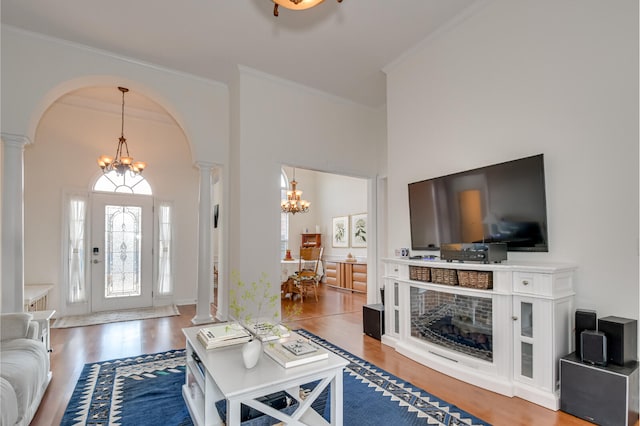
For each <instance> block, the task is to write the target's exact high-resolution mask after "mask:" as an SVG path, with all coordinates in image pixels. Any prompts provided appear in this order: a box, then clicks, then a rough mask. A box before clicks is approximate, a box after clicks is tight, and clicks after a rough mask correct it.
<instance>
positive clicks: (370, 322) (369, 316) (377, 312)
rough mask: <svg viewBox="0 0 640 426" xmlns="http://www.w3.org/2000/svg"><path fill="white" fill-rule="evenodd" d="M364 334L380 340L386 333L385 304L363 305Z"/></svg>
mask: <svg viewBox="0 0 640 426" xmlns="http://www.w3.org/2000/svg"><path fill="white" fill-rule="evenodd" d="M362 327H363V329H364V334H366V335H367V336H371V337H373V338H374V339H378V340H380V339H381V338H382V335H383V334H384V305H382V304H381V303H376V304H373V305H364V306H363V307H362Z"/></svg>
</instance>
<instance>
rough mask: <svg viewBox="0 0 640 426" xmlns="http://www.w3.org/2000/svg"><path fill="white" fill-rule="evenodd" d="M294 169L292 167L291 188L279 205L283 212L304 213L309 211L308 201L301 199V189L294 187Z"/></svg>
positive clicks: (296, 183) (295, 183)
mask: <svg viewBox="0 0 640 426" xmlns="http://www.w3.org/2000/svg"><path fill="white" fill-rule="evenodd" d="M296 185H298V182H296V169H293V180H292V181H291V190H290V191H287V199H286V200H282V202H281V203H280V207H282V212H283V213H291V214H296V213H306V212H308V211H309V206H310V205H311V203H310V202H308V201H306V200H302V199H301V198H302V191H299V190H297V189H296Z"/></svg>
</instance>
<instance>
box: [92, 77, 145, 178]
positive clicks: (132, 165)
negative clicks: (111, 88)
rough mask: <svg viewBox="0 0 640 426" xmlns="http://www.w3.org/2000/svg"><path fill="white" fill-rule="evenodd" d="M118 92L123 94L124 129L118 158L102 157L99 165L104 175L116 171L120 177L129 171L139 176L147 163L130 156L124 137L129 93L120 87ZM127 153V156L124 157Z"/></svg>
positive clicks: (117, 153) (99, 159)
mask: <svg viewBox="0 0 640 426" xmlns="http://www.w3.org/2000/svg"><path fill="white" fill-rule="evenodd" d="M118 90H120V91H121V92H122V128H121V131H120V139H118V149H116V156H115V157H111V156H110V155H102V156H100V158H98V165H99V166H100V168H101V169H102V172H103V173H108V172H110V171H112V170H115V171H116V172H117V173H118V174H119V175H122V174H124V172H126V171H127V170H128V171H130V172H131V174H134V175H137V174H139V173H142V171H143V170H144V168H145V167H147V163H145V162H144V161H133V157H131V156H130V155H129V146H128V145H127V139H125V137H124V94H125V93H127V92H128V91H129V89H127V88H126V87H118ZM125 153H126V155H124V154H125Z"/></svg>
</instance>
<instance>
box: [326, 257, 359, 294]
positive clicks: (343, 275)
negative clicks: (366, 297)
mask: <svg viewBox="0 0 640 426" xmlns="http://www.w3.org/2000/svg"><path fill="white" fill-rule="evenodd" d="M324 274H325V283H326V284H327V285H330V286H332V287H337V288H341V289H345V290H350V291H357V292H362V293H366V292H367V264H366V263H360V262H341V261H331V260H325V262H324Z"/></svg>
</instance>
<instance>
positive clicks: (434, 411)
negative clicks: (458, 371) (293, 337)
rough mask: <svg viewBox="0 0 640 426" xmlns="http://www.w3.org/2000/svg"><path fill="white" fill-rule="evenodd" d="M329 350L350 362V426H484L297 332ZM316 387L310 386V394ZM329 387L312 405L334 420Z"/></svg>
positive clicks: (346, 420)
mask: <svg viewBox="0 0 640 426" xmlns="http://www.w3.org/2000/svg"><path fill="white" fill-rule="evenodd" d="M296 333H298V334H301V335H303V336H305V337H308V338H309V339H311V340H313V341H314V342H316V343H318V344H319V345H321V346H323V347H324V348H326V349H329V350H331V351H333V352H335V353H337V354H338V355H340V356H342V357H344V358H346V359H347V360H348V361H349V365H347V366H346V367H345V372H344V380H343V393H344V399H343V407H344V410H343V416H344V424H345V426H346V425H354V426H355V425H358V426H361V425H446V426H457V425H474V426H475V425H482V426H488V425H489V423H486V422H484V421H482V420H480V419H479V418H477V417H475V416H472V415H471V414H469V413H467V412H465V411H463V410H461V409H459V408H458V407H456V406H455V405H452V404H449V403H447V402H445V401H443V400H441V399H439V398H436V397H435V396H433V395H431V394H429V393H427V392H426V391H424V390H422V389H420V388H417V387H415V386H413V385H412V384H410V383H408V382H405V381H404V380H402V379H400V378H398V377H396V376H394V375H392V374H390V373H388V372H386V371H385V370H382V369H381V368H378V367H376V366H375V365H373V364H371V363H369V362H367V361H365V360H363V359H362V358H358V357H357V356H355V355H352V354H351V353H349V352H347V351H345V350H343V349H341V348H339V347H337V346H335V345H333V344H332V343H330V342H327V341H326V340H324V339H322V338H320V337H318V336H316V335H315V334H312V333H309V332H308V331H306V330H296ZM313 386H314V384H310V385H308V389H309V392H310V390H311V389H313ZM328 389H329V388H328V387H327V389H326V390H325V391H324V392H323V393H322V394H321V395H320V396H319V397H318V399H317V400H316V401H315V402H314V404H312V406H313V407H314V409H315V410H316V411H318V412H319V413H320V414H323V416H324V418H325V419H327V420H329V419H330V412H331V411H330V409H331V408H330V406H329V401H330V399H329V398H328V394H327V392H328Z"/></svg>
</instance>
